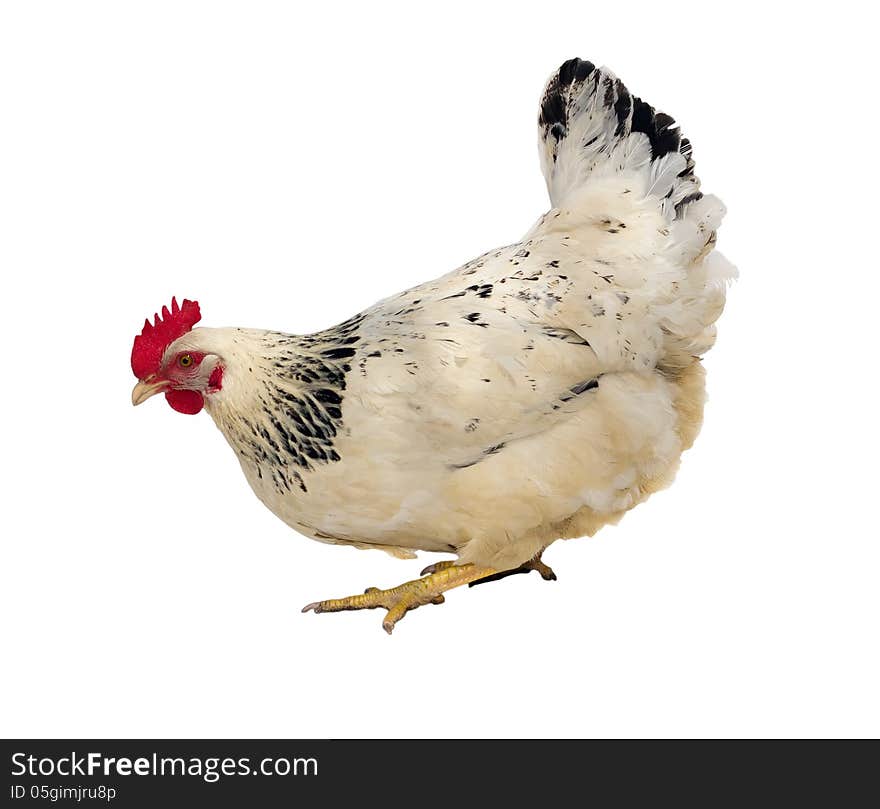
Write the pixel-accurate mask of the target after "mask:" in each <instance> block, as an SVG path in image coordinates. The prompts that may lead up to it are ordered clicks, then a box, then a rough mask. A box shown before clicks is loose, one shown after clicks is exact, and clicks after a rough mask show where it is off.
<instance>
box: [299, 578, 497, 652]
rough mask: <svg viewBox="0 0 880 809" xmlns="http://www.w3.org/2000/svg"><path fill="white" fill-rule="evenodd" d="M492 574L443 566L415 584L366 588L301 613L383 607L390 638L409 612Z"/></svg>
mask: <svg viewBox="0 0 880 809" xmlns="http://www.w3.org/2000/svg"><path fill="white" fill-rule="evenodd" d="M493 573H495V571H494V570H493V569H492V568H489V567H477V566H476V565H456V564H454V563H450V564H443V565H442V566H441V567H440V568H439V569H438V570H436V571H433V572H431V574H430V575H429V576H425V577H424V578H423V579H416V580H415V581H408V582H406V583H404V584H401V585H399V586H397V587H393V588H391V589H390V590H379V589H378V588H376V587H369V588H368V589H367V590H366V592H364V593H363V594H361V595H356V596H349V597H348V598H331V599H328V600H327V601H315V602H313V603H311V604H307V605H306V606H305V607H303V612H308V611H309V610H313V611H314V612H339V611H341V610H372V609H375V608H376V607H382V608H383V609H386V610H388V612H387V613H386V615H385V620H384V621H382V628H383V629H384V630H385V631H386V632H387V633H388V634H389V635H390V634H391V632H392V631H393V629H394V625H395V624H396V623H397V622H398V621H399V620H400V619H401V618H403V616H404V615H406V614H407V612H409V611H410V610H414V609H416V608H417V607H421V606H422V605H423V604H442V603H443V601H444V598H443V593H445V592H446V591H447V590H451V589H452V588H454V587H461V585H463V584H470V582H472V581H476V580H477V579H482V578H485V577H486V576H491V575H492V574H493Z"/></svg>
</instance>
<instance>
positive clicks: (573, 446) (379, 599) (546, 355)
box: [132, 59, 735, 633]
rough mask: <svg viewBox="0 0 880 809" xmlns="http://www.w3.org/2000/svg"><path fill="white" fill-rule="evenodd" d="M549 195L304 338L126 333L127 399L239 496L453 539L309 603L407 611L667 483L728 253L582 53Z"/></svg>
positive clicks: (664, 131)
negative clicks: (231, 459) (186, 443)
mask: <svg viewBox="0 0 880 809" xmlns="http://www.w3.org/2000/svg"><path fill="white" fill-rule="evenodd" d="M538 125H539V136H540V157H541V164H542V169H543V172H544V176H545V179H546V182H547V188H548V190H549V193H550V201H551V204H552V208H551V209H550V210H549V211H548V212H547V213H545V214H544V215H543V216H541V217H540V219H539V220H538V221H537V223H536V224H535V225H534V226H533V227H532V229H531V230H530V231H529V232H528V233H527V234H526V235H525V237H524V238H523V239H522V241H520V242H518V243H517V244H512V245H509V246H507V247H501V248H498V249H495V250H490V251H489V252H487V253H484V254H483V255H481V256H479V257H478V258H476V259H473V260H472V261H469V262H468V263H467V264H465V265H464V266H462V267H460V268H459V269H457V270H454V271H453V272H451V273H449V274H447V275H445V276H443V277H441V278H439V279H437V280H434V281H428V282H427V283H424V284H421V285H420V286H416V287H413V288H412V289H409V290H406V291H405V292H402V293H400V294H399V295H397V296H394V297H391V298H388V299H386V300H383V301H381V302H379V303H377V304H376V305H375V306H373V307H372V308H370V309H367V310H365V311H363V312H361V313H360V314H358V315H356V316H354V317H352V318H351V319H349V320H346V321H345V322H344V323H341V324H339V325H338V326H334V327H333V328H329V329H327V330H325V331H321V332H318V333H315V334H309V335H305V336H298V335H294V334H288V333H284V332H280V331H265V330H259V329H240V328H194V326H195V324H196V323H197V322H198V321H199V319H200V310H199V306H198V304H197V303H195V302H193V301H189V300H185V301H184V302H183V304H182V305H178V304H177V301H176V300H172V305H171V308H170V309H168V308H163V310H162V316H161V317H160V316H159V315H157V316H156V317H155V320H154V322H153V323H150V321H149V320H148V321H147V322H146V323H145V325H144V328H143V331H142V333H141V334H140V335H139V336H138V337H136V338H135V342H134V347H133V350H132V370H133V371H134V374H135V376H136V377H137V378H138V383H137V385H136V386H135V388H134V391H133V394H132V401H133V403H134V404H136V405H137V404H140V403H141V402H143V401H144V400H146V399H147V398H149V397H150V396H152V395H154V394H156V393H159V392H164V394H165V398H166V400H167V401H168V404H169V405H170V406H171V407H172V408H174V409H175V410H177V411H179V412H181V413H187V414H195V413H198V412H199V411H201V410H202V408H205V409H206V410H207V411H208V413H209V414H210V415H211V417H212V418H213V419H214V422H215V423H216V425H217V426H218V427H219V428H220V431H221V432H222V433H223V434H224V436H225V437H226V440H227V441H228V442H229V444H230V445H231V446H232V448H233V450H234V451H235V453H236V455H237V456H238V459H239V462H240V464H241V467H242V469H243V470H244V474H245V476H246V477H247V480H248V482H249V483H250V485H251V487H252V488H253V490H254V492H255V493H256V495H257V497H259V499H260V500H261V501H262V502H263V503H264V504H265V505H266V506H267V507H268V508H269V509H270V510H271V511H272V512H273V513H274V514H276V515H277V516H278V517H280V518H281V519H282V520H283V521H284V522H285V523H287V525H289V526H290V527H292V528H293V529H295V530H296V531H298V532H300V533H302V534H305V535H306V536H309V537H311V538H313V539H316V540H319V541H321V542H328V543H334V544H344V545H353V546H355V547H357V548H378V549H382V550H385V551H387V552H389V553H390V554H392V555H394V556H396V557H400V558H412V557H414V556H415V551H418V550H423V551H431V552H443V553H451V554H455V556H456V559H454V560H450V561H445V562H439V563H436V564H434V565H431V566H429V567H428V568H426V570H424V571H423V572H422V577H421V578H417V579H415V580H413V581H409V582H406V583H405V584H403V585H400V586H399V587H395V588H392V589H389V590H379V589H377V588H369V589H368V590H367V591H366V592H365V593H363V594H359V595H355V596H351V597H348V598H339V599H329V600H325V601H318V602H314V603H312V604H309V605H308V606H307V607H305V609H304V611H306V610H314V611H315V612H333V611H338V610H348V609H368V608H374V607H382V608H384V609H385V610H386V611H387V613H386V615H385V619H384V622H383V626H384V628H385V629H386V631H387V632H389V633H390V632H391V631H392V629H393V628H394V625H395V623H396V622H397V621H399V620H400V619H401V618H402V617H403V616H404V615H405V614H406V612H407V611H409V610H412V609H415V608H416V607H418V606H420V605H423V604H428V603H441V602H442V601H443V598H444V593H445V592H446V591H447V590H449V589H451V588H453V587H457V586H460V585H463V584H472V583H476V582H480V581H486V580H491V579H494V578H500V577H501V576H503V575H507V574H508V573H511V572H525V571H528V570H537V571H538V572H539V573H540V574H541V575H542V576H543V577H544V578H546V579H551V578H555V575H554V574H553V572H552V571H551V570H550V568H548V567H547V566H546V565H545V564H544V563H543V562H542V561H541V553H542V552H543V551H544V549H545V548H546V547H547V546H548V545H550V544H551V543H552V542H554V541H555V540H557V539H566V538H573V537H581V536H590V535H593V534H595V532H596V531H598V530H599V529H600V528H601V527H602V526H603V525H606V524H608V523H614V522H616V521H618V520H619V519H620V518H621V516H622V515H623V514H624V513H625V512H626V511H628V510H629V509H631V508H632V507H633V506H635V505H637V504H638V503H641V502H642V501H644V500H645V499H646V498H647V497H648V496H649V495H650V494H651V493H652V492H655V491H657V490H658V489H660V488H662V487H664V486H666V485H667V484H669V483H670V481H671V479H672V477H673V475H674V474H675V471H676V469H677V467H678V464H679V460H680V456H681V454H682V452H683V451H684V450H685V449H687V448H688V447H690V446H691V444H692V443H693V441H694V438H695V436H696V434H697V432H698V430H699V427H700V423H701V420H702V413H703V401H704V395H705V394H704V390H705V387H704V371H703V366H702V364H701V362H700V358H701V356H702V355H703V354H704V353H705V352H706V351H707V350H708V349H709V348H710V347H711V346H712V344H713V342H714V340H715V325H714V324H715V321H716V319H717V318H718V316H719V315H720V313H721V310H722V308H723V305H724V299H725V291H726V281H727V280H728V279H730V278H732V277H733V276H734V274H735V270H734V269H733V267H732V266H731V265H730V264H729V263H728V262H727V261H726V260H725V259H724V258H722V256H721V255H720V254H719V253H718V252H716V251H714V249H713V248H714V245H715V234H716V230H717V229H718V226H719V224H720V222H721V218H722V216H723V214H724V207H723V205H722V204H721V202H720V201H719V200H718V199H717V198H715V197H712V196H704V195H703V194H701V193H700V190H699V181H698V179H697V177H696V175H695V174H694V162H693V159H692V156H691V145H690V143H689V141H688V140H687V139H686V138H684V137H682V136H681V134H680V132H679V130H678V129H677V127H676V125H675V123H674V122H673V120H672V118H670V117H669V116H668V115H665V114H664V113H661V112H657V111H655V110H654V109H653V108H652V107H651V106H649V105H648V104H646V103H645V102H643V101H641V100H640V99H639V98H637V97H635V96H633V95H631V94H630V93H629V91H628V90H627V89H626V87H625V86H624V85H623V84H622V83H621V82H620V81H619V80H618V79H616V78H615V77H614V75H613V74H612V73H611V72H610V71H608V70H607V69H605V68H597V67H595V66H594V65H593V64H592V63H590V62H587V61H582V60H580V59H572V60H570V61H567V62H565V63H564V64H563V65H562V66H561V67H560V68H559V70H558V71H557V72H556V73H555V74H554V75H553V76H552V77H551V78H550V80H549V83H548V84H547V86H546V88H545V91H544V95H543V99H542V101H541V107H540V115H539V119H538Z"/></svg>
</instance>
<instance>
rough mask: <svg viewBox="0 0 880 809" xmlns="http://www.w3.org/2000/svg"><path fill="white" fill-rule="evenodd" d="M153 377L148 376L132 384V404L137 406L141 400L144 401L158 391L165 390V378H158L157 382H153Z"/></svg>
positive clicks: (166, 383)
mask: <svg viewBox="0 0 880 809" xmlns="http://www.w3.org/2000/svg"><path fill="white" fill-rule="evenodd" d="M154 378H155V377H152V376H148V377H147V378H146V379H142V380H141V381H140V382H138V383H137V385H135V386H134V390H133V391H132V392H131V403H132V404H133V405H135V406H137V405H139V404H140V403H141V402H146V401H147V399H149V398H150V397H151V396H155V395H156V394H157V393H159V391H162V390H165V388H167V387H168V381H167V380H165V379H160V380H159V381H158V382H154V381H153V379H154Z"/></svg>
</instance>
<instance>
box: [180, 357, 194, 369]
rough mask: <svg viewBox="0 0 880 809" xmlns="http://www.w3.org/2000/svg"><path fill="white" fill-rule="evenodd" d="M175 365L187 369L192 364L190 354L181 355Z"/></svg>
mask: <svg viewBox="0 0 880 809" xmlns="http://www.w3.org/2000/svg"><path fill="white" fill-rule="evenodd" d="M177 364H178V365H179V366H180V367H181V368H189V366H190V365H192V364H193V358H192V354H181V355H180V356H179V357H178V358H177Z"/></svg>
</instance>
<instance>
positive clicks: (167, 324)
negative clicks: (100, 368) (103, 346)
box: [131, 298, 202, 379]
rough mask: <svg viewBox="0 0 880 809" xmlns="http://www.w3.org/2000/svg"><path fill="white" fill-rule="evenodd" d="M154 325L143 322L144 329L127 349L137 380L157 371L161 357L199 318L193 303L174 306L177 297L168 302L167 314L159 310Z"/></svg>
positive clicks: (148, 321)
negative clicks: (129, 349) (169, 304)
mask: <svg viewBox="0 0 880 809" xmlns="http://www.w3.org/2000/svg"><path fill="white" fill-rule="evenodd" d="M155 318H156V319H155V322H153V323H150V319H149V318H147V319H146V320H145V321H144V330H143V331H142V332H141V333H140V334H139V335H138V336H137V337H135V338H134V346H133V347H132V349H131V370H132V371H134V375H135V376H136V377H137V378H138V379H146V377H148V376H149V375H150V374H155V373H157V372H158V371H159V366H160V365H161V363H162V355H163V354H164V353H165V349H166V348H168V346H170V345H171V344H172V343H173V342H174V341H175V340H176V339H177V338H178V337H182V336H183V335H184V334H186V333H187V332H188V331H190V330H191V329H192V327H193V326H195V324H196V323H198V322H199V321H200V320H201V319H202V314H201V312H200V311H199V304H198V302H197V301H187V300H184V302H183V306H178V305H177V298H172V299H171V311H170V312H169V311H168V307H167V306H163V307H162V317H161V318H160V317H159V315H158V314H157V315H156V316H155Z"/></svg>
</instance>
